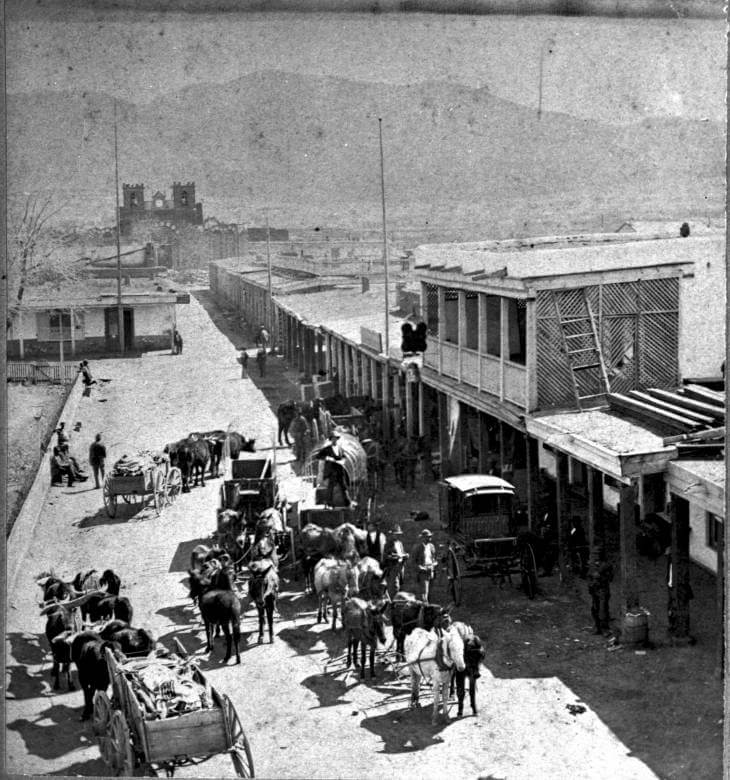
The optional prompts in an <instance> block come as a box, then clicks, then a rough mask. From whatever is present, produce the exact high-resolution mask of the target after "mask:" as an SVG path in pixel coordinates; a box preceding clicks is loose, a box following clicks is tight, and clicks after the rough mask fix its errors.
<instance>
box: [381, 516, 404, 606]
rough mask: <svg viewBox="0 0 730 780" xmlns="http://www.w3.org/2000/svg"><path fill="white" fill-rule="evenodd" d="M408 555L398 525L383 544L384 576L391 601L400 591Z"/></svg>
mask: <svg viewBox="0 0 730 780" xmlns="http://www.w3.org/2000/svg"><path fill="white" fill-rule="evenodd" d="M408 557H409V556H408V553H407V552H406V551H405V548H404V547H403V531H402V530H401V527H400V526H399V525H396V526H395V527H394V528H393V530H392V531H391V532H390V536H389V538H388V541H387V542H386V543H385V550H384V551H383V558H384V560H385V564H384V566H385V576H386V577H387V581H388V593H389V594H390V597H391V599H392V598H394V597H395V594H396V593H398V591H399V590H400V589H401V586H402V585H403V577H404V575H405V567H406V560H407V559H408Z"/></svg>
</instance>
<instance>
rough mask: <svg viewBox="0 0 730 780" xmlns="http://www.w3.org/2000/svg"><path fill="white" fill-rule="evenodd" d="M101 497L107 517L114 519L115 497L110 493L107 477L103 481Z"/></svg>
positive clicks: (115, 509)
mask: <svg viewBox="0 0 730 780" xmlns="http://www.w3.org/2000/svg"><path fill="white" fill-rule="evenodd" d="M103 497H104V508H105V509H106V513H107V515H109V517H114V516H115V515H116V513H117V497H116V495H115V494H114V493H112V490H111V485H110V483H109V477H107V478H106V479H105V480H104V488H103Z"/></svg>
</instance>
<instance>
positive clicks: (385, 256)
mask: <svg viewBox="0 0 730 780" xmlns="http://www.w3.org/2000/svg"><path fill="white" fill-rule="evenodd" d="M378 137H379V139H380V196H381V200H382V203H383V271H384V276H385V312H384V314H385V331H384V336H385V344H384V345H383V346H384V351H385V357H386V363H385V370H386V371H387V370H388V363H387V358H388V355H389V354H390V322H389V320H388V308H389V306H388V281H389V280H388V236H387V233H386V227H385V226H386V220H385V165H384V163H383V120H382V118H381V117H378Z"/></svg>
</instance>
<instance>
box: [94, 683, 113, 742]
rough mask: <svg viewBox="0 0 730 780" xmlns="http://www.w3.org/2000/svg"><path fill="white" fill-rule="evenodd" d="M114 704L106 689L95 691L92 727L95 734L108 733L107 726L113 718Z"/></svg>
mask: <svg viewBox="0 0 730 780" xmlns="http://www.w3.org/2000/svg"><path fill="white" fill-rule="evenodd" d="M111 712H112V705H111V702H110V701H109V697H108V696H107V695H106V691H96V693H94V714H93V716H92V720H91V727H92V729H93V731H94V734H96V735H97V736H102V735H104V734H106V729H107V726H108V725H109V720H110V718H111Z"/></svg>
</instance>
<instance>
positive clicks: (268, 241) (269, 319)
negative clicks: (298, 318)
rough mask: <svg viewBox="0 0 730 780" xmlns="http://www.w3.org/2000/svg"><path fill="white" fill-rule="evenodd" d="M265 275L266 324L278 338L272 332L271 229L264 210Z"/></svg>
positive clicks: (267, 213)
mask: <svg viewBox="0 0 730 780" xmlns="http://www.w3.org/2000/svg"><path fill="white" fill-rule="evenodd" d="M266 275H267V282H268V287H269V305H268V312H267V317H266V326H267V327H268V328H269V330H270V331H271V337H272V338H278V337H277V335H276V334H275V333H274V292H273V287H272V284H271V230H270V229H269V212H268V210H267V211H266Z"/></svg>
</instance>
